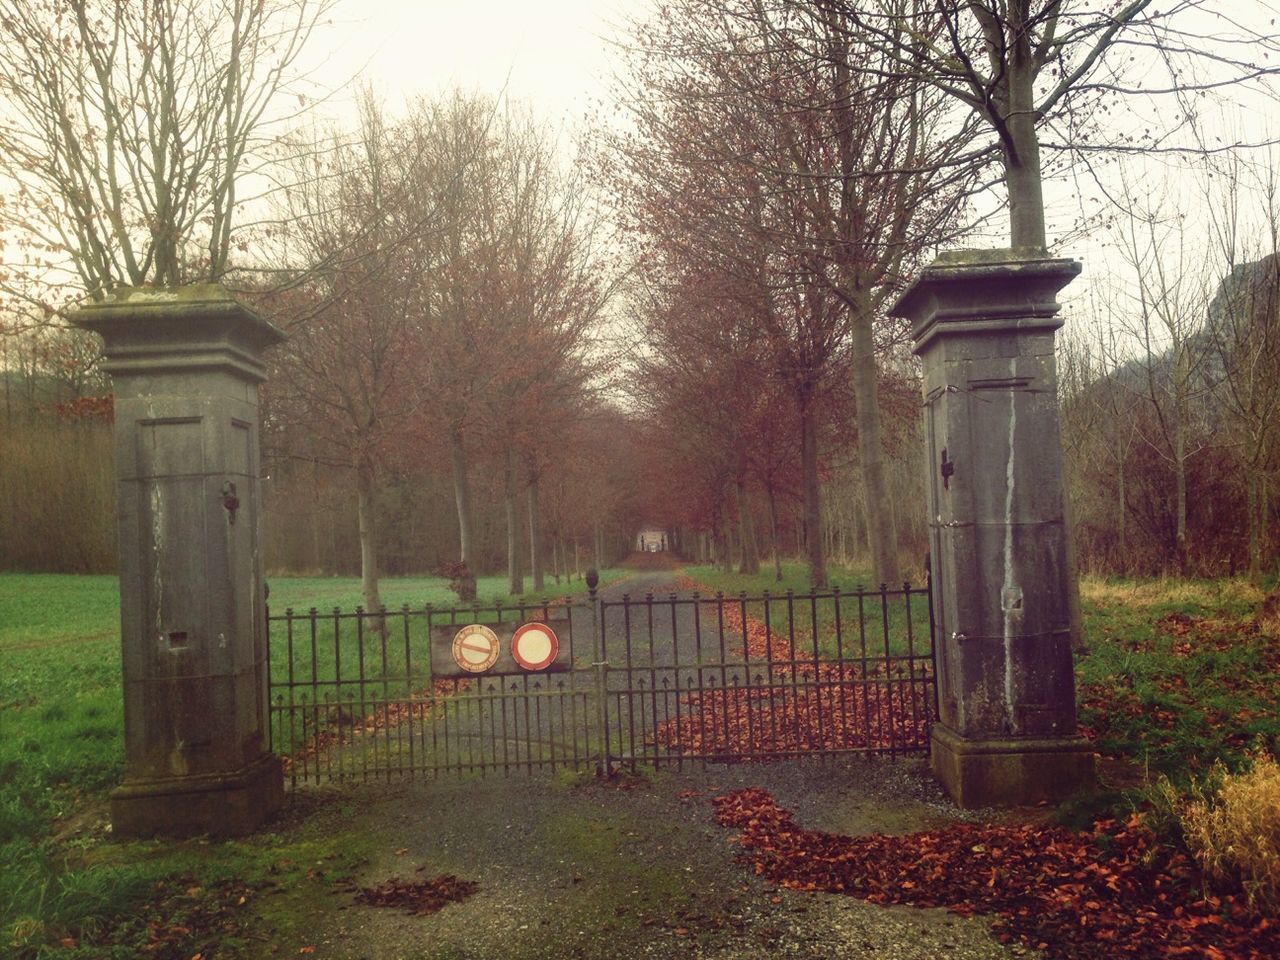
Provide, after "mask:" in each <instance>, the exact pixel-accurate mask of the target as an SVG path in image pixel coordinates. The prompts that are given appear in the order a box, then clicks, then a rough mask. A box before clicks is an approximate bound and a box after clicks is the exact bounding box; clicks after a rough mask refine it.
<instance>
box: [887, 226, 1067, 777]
mask: <svg viewBox="0 0 1280 960" xmlns="http://www.w3.org/2000/svg"><path fill="white" fill-rule="evenodd" d="M1028 252H1029V251H1016V255H1015V252H1014V251H1008V250H1005V251H980V252H974V251H961V252H959V253H956V254H950V255H946V256H943V257H939V258H938V259H937V260H936V261H935V262H934V263H933V264H932V265H930V266H929V267H927V268H926V269H925V270H924V271H923V272H922V274H921V276H920V277H919V278H918V279H917V280H916V281H915V282H914V283H913V284H912V285H911V286H910V287H909V288H908V289H907V291H906V292H905V293H904V294H903V296H902V298H901V299H900V300H899V302H898V303H897V305H896V307H895V309H894V312H895V314H896V315H898V316H902V317H906V318H908V319H909V320H910V321H911V322H912V331H913V336H914V340H915V351H916V353H917V354H919V355H920V357H921V358H922V360H923V362H924V400H925V432H926V443H927V446H928V458H929V464H930V482H929V501H928V506H929V519H930V554H931V564H932V575H933V583H934V617H935V625H936V630H937V637H938V693H939V712H940V715H941V724H940V725H939V729H938V730H936V731H935V736H934V766H935V772H936V773H937V774H938V776H939V778H940V779H942V781H943V783H944V784H945V785H946V786H947V788H948V790H950V791H951V793H952V795H953V796H955V797H956V799H957V800H958V801H959V802H962V803H963V802H967V801H965V800H963V799H962V798H972V797H976V796H982V797H987V796H988V794H989V793H990V792H991V791H989V790H988V789H987V787H986V786H984V785H983V784H982V782H981V780H982V778H984V777H988V776H990V777H996V778H997V779H998V780H999V781H1000V785H1001V786H1000V789H999V790H998V791H995V793H996V794H998V796H999V797H1003V798H1005V802H1010V803H1019V802H1023V801H1025V800H1027V799H1029V798H1033V797H1034V798H1035V799H1044V798H1046V796H1047V795H1045V794H1044V790H1046V789H1047V790H1049V792H1050V793H1054V792H1055V791H1059V788H1061V790H1065V791H1066V792H1071V790H1073V789H1075V788H1077V787H1079V786H1080V785H1081V784H1080V777H1081V776H1084V774H1083V773H1082V771H1083V770H1084V767H1085V766H1088V765H1089V764H1088V763H1086V764H1084V765H1083V766H1082V764H1081V762H1079V761H1078V757H1085V758H1086V759H1087V760H1089V763H1091V755H1089V754H1088V751H1087V748H1086V747H1085V745H1084V742H1083V741H1082V740H1080V738H1078V737H1077V736H1076V714H1075V686H1074V677H1073V671H1072V659H1071V647H1070V636H1069V621H1068V612H1067V568H1066V550H1065V541H1064V528H1063V512H1062V456H1061V448H1060V441H1059V428H1058V406H1057V370H1056V366H1055V362H1054V351H1053V338H1054V331H1055V330H1056V329H1057V328H1058V327H1059V326H1061V324H1062V321H1061V319H1060V318H1059V317H1058V311H1059V305H1058V303H1057V300H1056V299H1055V298H1056V295H1057V293H1058V291H1059V290H1060V289H1061V288H1062V287H1064V286H1066V284H1067V283H1069V282H1070V281H1071V280H1072V279H1073V278H1074V277H1075V276H1076V275H1077V274H1078V273H1079V272H1080V265H1079V264H1078V263H1077V262H1075V261H1072V260H1054V259H1048V258H1046V257H1044V256H1043V255H1039V256H1037V257H1035V258H1031V259H1027V258H1023V257H1021V255H1022V254H1025V253H1028ZM1032 253H1033V252H1032ZM1019 743H1021V744H1023V745H1024V746H1023V749H1022V753H1023V754H1025V756H1024V757H1023V758H1022V759H1018V757H1019V756H1020V753H1019V748H1018V747H1017V744H1019ZM1047 745H1048V746H1047ZM1049 756H1055V757H1059V759H1061V758H1062V757H1071V758H1076V759H1071V760H1070V761H1069V762H1068V761H1064V762H1063V767H1062V769H1063V770H1064V771H1066V772H1065V773H1064V774H1063V777H1062V778H1059V777H1056V776H1054V777H1048V778H1046V777H1045V776H1044V775H1043V773H1044V772H1043V771H1042V770H1041V769H1040V766H1039V764H1040V763H1041V761H1040V760H1037V759H1035V758H1043V757H1049ZM1044 762H1045V763H1050V765H1052V764H1051V762H1050V761H1048V760H1045V761H1044ZM1019 771H1022V773H1019ZM1023 774H1025V776H1026V777H1027V778H1029V779H1028V780H1027V782H1026V783H1025V784H1024V785H1023V786H1022V787H1019V786H1018V785H1017V783H1016V782H1015V781H1016V780H1017V778H1018V777H1019V776H1022V775H1023ZM974 778H978V779H977V780H974ZM1064 778H1065V779H1064ZM1032 780H1034V781H1035V782H1034V783H1033V782H1031V781H1032ZM1046 784H1048V785H1049V786H1046ZM1055 785H1056V786H1055ZM1059 792H1060V791H1059ZM981 802H982V803H986V802H988V801H987V800H985V799H984V800H982V801H981Z"/></svg>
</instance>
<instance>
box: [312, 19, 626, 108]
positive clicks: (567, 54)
mask: <svg viewBox="0 0 1280 960" xmlns="http://www.w3.org/2000/svg"><path fill="white" fill-rule="evenodd" d="M646 9H648V2H647V0H523V2H521V0H368V2H366V3H363V4H360V3H353V2H350V0H348V2H347V3H345V4H343V5H342V6H341V7H340V9H339V11H338V13H337V15H336V16H335V18H334V24H333V25H332V26H331V27H329V28H327V29H326V30H323V31H322V32H321V33H320V34H319V35H317V36H316V37H315V42H314V44H313V45H312V47H311V54H312V56H313V57H314V59H315V64H316V65H315V68H314V70H313V71H312V75H313V76H314V78H315V80H316V81H317V82H318V83H320V84H322V85H328V86H334V85H337V84H341V83H343V82H344V81H345V80H347V79H349V78H350V77H352V76H354V75H356V74H361V75H362V76H364V77H365V78H366V79H368V80H369V81H370V82H372V83H373V85H374V88H375V90H377V91H378V92H379V93H381V94H382V95H383V96H384V97H385V98H386V100H387V102H388V104H389V105H390V106H392V107H393V108H394V107H395V105H396V104H398V103H401V102H403V101H404V100H405V99H407V98H409V97H411V96H414V95H415V94H419V93H422V94H436V93H440V92H442V91H445V90H448V89H449V88H451V87H454V86H458V87H462V88H463V89H467V90H474V91H487V92H489V93H492V94H498V93H500V92H502V91H503V90H504V89H505V91H506V93H507V95H508V96H510V97H512V98H514V99H518V100H523V101H526V102H528V103H530V104H531V105H533V107H534V108H535V109H536V110H537V111H538V112H539V113H542V114H543V115H544V116H545V117H546V118H547V119H548V120H551V121H552V122H555V123H565V124H566V125H570V124H573V123H576V122H577V121H578V120H579V119H580V118H581V117H582V115H583V113H584V111H585V110H586V109H587V108H588V106H589V104H590V102H591V101H592V100H596V99H599V97H600V96H601V95H602V94H603V92H604V89H605V87H606V85H607V80H608V77H609V76H610V71H611V51H610V44H609V38H612V37H617V36H619V35H620V34H621V32H622V31H621V29H620V28H622V27H623V26H624V25H625V23H626V21H627V20H628V19H629V18H631V17H632V16H635V15H637V14H643V12H644V11H645V10H646ZM341 99H342V98H339V100H340V101H341ZM335 106H336V105H335Z"/></svg>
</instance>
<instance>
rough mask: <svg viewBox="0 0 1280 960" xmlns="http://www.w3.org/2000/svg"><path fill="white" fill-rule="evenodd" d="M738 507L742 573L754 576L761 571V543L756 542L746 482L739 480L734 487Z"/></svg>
mask: <svg viewBox="0 0 1280 960" xmlns="http://www.w3.org/2000/svg"><path fill="white" fill-rule="evenodd" d="M734 495H735V496H736V498H737V503H736V504H735V505H736V506H737V508H738V539H739V540H741V541H742V566H740V567H739V568H738V571H739V572H740V573H746V574H750V575H752V576H754V575H755V574H757V573H759V572H760V545H759V544H758V543H756V525H755V521H754V519H752V516H751V508H750V505H749V504H748V503H747V490H746V484H745V483H744V482H743V481H742V480H739V481H738V483H737V485H736V486H735V487H734Z"/></svg>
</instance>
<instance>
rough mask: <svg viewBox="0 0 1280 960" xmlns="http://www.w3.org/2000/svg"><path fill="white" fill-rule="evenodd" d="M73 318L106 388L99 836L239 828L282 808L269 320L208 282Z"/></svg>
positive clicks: (141, 292)
mask: <svg viewBox="0 0 1280 960" xmlns="http://www.w3.org/2000/svg"><path fill="white" fill-rule="evenodd" d="M75 323H76V324H77V325H78V326H80V327H83V328H85V329H87V330H92V331H95V332H96V333H99V334H101V335H102V338H103V340H104V341H105V344H106V349H105V355H106V362H105V363H104V369H105V370H106V371H107V372H108V373H110V374H111V377H112V380H113V382H114V386H115V448H116V475H117V504H118V511H119V521H120V523H119V526H120V532H119V539H120V630H121V641H122V653H123V657H122V661H123V673H124V727H125V738H124V739H125V776H124V783H123V784H122V785H121V786H120V787H118V788H117V789H116V790H115V791H114V793H113V794H112V796H111V820H112V824H113V829H114V831H115V833H116V834H117V835H124V836H145V835H151V834H162V835H169V836H176V835H183V834H193V833H210V834H219V835H234V834H241V833H247V832H249V831H251V830H253V829H254V828H255V827H257V826H258V824H259V823H261V822H262V820H263V819H264V818H265V817H266V816H267V815H268V814H270V813H271V812H272V811H274V810H275V809H276V808H278V807H279V805H280V803H281V801H282V799H283V789H284V788H283V778H282V774H281V768H280V761H279V759H278V758H276V757H275V756H273V755H272V754H271V753H270V752H269V751H270V745H269V743H268V741H267V737H268V734H267V731H268V714H267V710H268V700H267V679H268V674H267V669H268V663H267V638H266V631H265V623H264V599H263V583H262V560H261V554H260V552H259V545H258V541H259V530H258V513H259V498H258V446H259V444H258V384H259V383H261V382H262V380H263V379H264V367H263V363H262V352H263V350H264V349H265V348H266V347H268V346H270V345H272V344H274V343H278V342H280V341H281V340H283V339H284V334H282V333H281V332H280V331H279V330H278V329H277V328H276V327H274V326H272V325H271V324H270V323H267V322H266V321H265V320H262V319H261V318H259V317H258V316H256V315H255V314H253V313H252V312H251V311H249V310H248V309H247V308H246V307H244V306H243V305H241V304H240V303H238V302H236V301H235V300H234V299H232V298H231V296H230V295H229V294H227V293H226V291H224V290H223V289H222V288H221V287H219V286H215V285H202V286H192V287H183V288H178V289H172V290H161V289H142V288H138V289H130V290H124V291H120V292H118V293H116V294H113V295H112V296H111V297H109V298H108V299H107V300H105V301H103V302H100V303H94V304H90V305H86V306H84V307H82V308H81V309H80V310H79V311H78V312H77V314H76V317H75Z"/></svg>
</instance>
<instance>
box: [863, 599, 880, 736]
mask: <svg viewBox="0 0 1280 960" xmlns="http://www.w3.org/2000/svg"><path fill="white" fill-rule="evenodd" d="M866 596H867V595H866V591H865V590H864V589H863V588H862V584H858V645H859V650H860V653H861V658H862V727H863V736H865V737H866V741H867V749H868V750H875V751H876V752H879V749H880V745H879V742H878V741H877V742H874V743H873V741H872V739H871V684H872V678H871V673H870V667H869V666H868V660H867V609H866ZM879 690H880V687H879V686H877V687H876V693H877V696H876V729H877V734H878V733H879V727H880V697H879Z"/></svg>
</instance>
